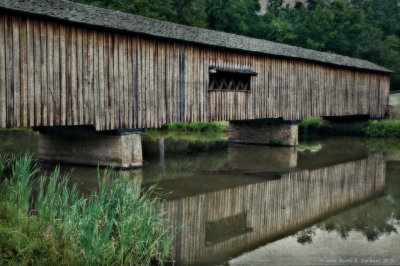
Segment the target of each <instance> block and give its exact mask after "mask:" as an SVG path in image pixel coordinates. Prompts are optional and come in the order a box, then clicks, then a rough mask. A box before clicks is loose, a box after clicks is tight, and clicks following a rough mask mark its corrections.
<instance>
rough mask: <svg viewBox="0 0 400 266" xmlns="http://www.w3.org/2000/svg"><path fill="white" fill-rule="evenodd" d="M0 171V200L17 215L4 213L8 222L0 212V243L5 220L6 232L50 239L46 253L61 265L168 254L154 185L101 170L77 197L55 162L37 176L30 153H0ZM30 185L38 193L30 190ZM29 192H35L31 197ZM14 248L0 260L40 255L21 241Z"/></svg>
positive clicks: (142, 260) (124, 261)
mask: <svg viewBox="0 0 400 266" xmlns="http://www.w3.org/2000/svg"><path fill="white" fill-rule="evenodd" d="M8 169H11V171H9V170H8ZM7 172H8V175H7V174H6V173H7ZM1 175H3V176H4V175H5V179H4V181H3V184H2V187H3V186H4V187H6V189H3V190H2V191H1V193H2V196H1V204H2V206H6V208H3V209H4V210H5V211H7V212H8V213H10V214H11V213H12V214H11V215H14V216H17V217H14V218H13V217H11V218H10V217H8V220H9V219H13V220H14V222H13V225H11V226H10V224H9V223H8V222H6V221H5V219H3V220H2V217H1V216H0V244H2V243H1V240H2V239H6V238H7V236H4V235H3V236H2V235H1V234H2V231H1V226H2V225H3V227H4V225H5V224H6V225H7V226H8V227H10V228H9V229H10V230H9V231H11V230H13V228H12V227H15V229H17V230H14V231H18V230H20V231H18V233H19V234H21V235H24V236H26V240H29V236H30V235H32V236H36V237H37V238H39V239H41V240H42V241H52V242H54V243H55V244H56V245H55V248H54V250H52V253H51V252H50V256H54V261H57V260H58V261H60V259H61V261H62V262H64V263H65V264H71V263H76V262H80V263H83V264H87V265H97V264H106V265H111V264H113V265H114V264H149V263H150V262H151V261H159V262H163V261H165V260H167V259H168V258H169V257H168V255H169V250H170V247H171V242H172V240H173V236H174V232H171V231H170V230H168V228H166V226H165V214H164V212H163V210H162V206H161V203H160V199H159V198H158V197H157V195H156V194H155V192H154V188H151V189H149V190H147V191H140V189H139V188H138V187H139V185H138V184H136V182H135V179H134V178H132V176H130V175H127V174H124V173H123V172H119V173H116V172H115V171H114V170H113V169H107V170H106V171H105V172H104V175H100V172H99V174H98V183H99V187H98V191H97V190H96V191H95V190H94V191H93V192H92V193H90V195H88V196H79V195H78V192H77V189H76V186H75V185H74V186H72V188H69V187H68V177H65V176H61V174H60V169H59V168H58V167H57V168H56V169H55V171H54V172H52V173H51V174H50V176H40V177H38V176H37V175H38V167H37V165H36V164H34V163H33V160H32V156H29V155H26V156H24V157H21V158H15V157H12V158H6V157H0V177H1ZM35 183H36V184H35ZM34 187H36V190H37V193H33V192H34ZM33 194H36V195H37V198H36V200H34V202H33V201H32V200H31V199H32V195H33ZM23 221H29V223H30V224H31V227H29V226H28V227H27V226H17V225H16V224H18V223H19V224H22V223H23ZM32 225H34V226H32ZM31 230H36V232H33V234H32V232H31ZM35 241H39V240H38V239H36V240H35ZM11 242H12V241H11ZM13 248H14V249H16V250H17V251H18V252H14V253H16V254H14V257H7V259H4V258H3V259H2V258H1V257H0V264H2V263H9V262H10V263H11V262H22V263H24V262H26V261H27V260H28V261H29V260H32V259H33V260H35V261H41V260H42V259H43V258H40V257H38V256H35V252H33V251H32V250H29V249H26V247H25V246H24V245H23V243H21V241H19V242H18V244H16V247H13ZM24 248H25V250H24ZM31 251H32V252H31ZM24 252H31V253H30V254H27V253H25V254H24ZM11 253H12V252H11ZM39 253H40V252H39ZM42 253H43V252H42ZM21 254H22V256H21ZM63 256H64V257H63ZM65 256H71V257H70V258H65ZM16 257H19V258H20V260H18V259H16Z"/></svg>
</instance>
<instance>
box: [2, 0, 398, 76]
mask: <svg viewBox="0 0 400 266" xmlns="http://www.w3.org/2000/svg"><path fill="white" fill-rule="evenodd" d="M0 9H6V10H12V11H16V12H23V13H29V14H33V15H38V16H43V17H48V18H53V19H59V20H64V21H69V22H73V23H79V24H86V25H92V26H96V27H103V28H107V29H113V30H119V31H127V32H133V33H138V34H143V35H147V36H152V37H157V38H163V39H172V40H178V41H184V42H190V43H197V44H201V45H206V46H214V47H221V48H227V49H234V50H241V51H245V52H253V53H261V54H267V55H272V56H278V57H287V58H295V59H302V60H307V61H313V62H320V63H324V64H330V65H336V66H342V67H349V68H356V69H363V70H369V71H377V72H386V73H390V72H392V71H390V70H388V69H386V68H383V67H380V66H378V65H376V64H373V63H371V62H369V61H366V60H361V59H357V58H351V57H347V56H342V55H337V54H330V53H324V52H318V51H314V50H309V49H304V48H300V47H295V46H290V45H286V44H281V43H276V42H271V41H267V40H261V39H255V38H250V37H245V36H241V35H236V34H230V33H225V32H220V31H214V30H207V29H202V28H195V27H189V26H185V25H179V24H175V23H171V22H166V21H160V20H155V19H150V18H145V17H142V16H137V15H133V14H128V13H122V12H118V11H111V10H107V9H103V8H98V7H93V6H87V5H82V4H77V3H72V2H69V1H65V0H0Z"/></svg>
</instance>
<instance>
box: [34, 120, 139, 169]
mask: <svg viewBox="0 0 400 266" xmlns="http://www.w3.org/2000/svg"><path fill="white" fill-rule="evenodd" d="M37 156H38V159H39V160H44V161H53V162H64V163H72V164H80V165H94V166H97V165H100V166H115V167H117V168H132V167H141V166H142V162H143V158H142V143H141V137H140V134H139V132H118V131H110V132H98V131H94V130H86V129H82V128H73V127H71V128H63V127H57V128H44V129H43V130H40V133H39V143H38V152H37Z"/></svg>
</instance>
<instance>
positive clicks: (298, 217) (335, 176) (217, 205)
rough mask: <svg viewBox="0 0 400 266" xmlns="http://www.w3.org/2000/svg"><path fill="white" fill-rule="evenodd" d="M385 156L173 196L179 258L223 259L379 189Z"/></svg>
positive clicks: (198, 261) (171, 204)
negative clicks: (178, 227) (215, 189)
mask: <svg viewBox="0 0 400 266" xmlns="http://www.w3.org/2000/svg"><path fill="white" fill-rule="evenodd" d="M385 167H386V166H385V160H384V158H383V155H382V154H380V153H375V154H371V155H369V156H368V158H367V159H363V160H359V161H354V162H347V163H342V164H338V165H334V166H329V167H324V168H321V169H317V170H299V171H296V172H291V173H287V174H284V175H282V178H281V179H278V180H269V181H261V182H258V183H252V184H245V185H241V186H237V187H234V188H228V189H223V190H219V191H214V192H207V193H203V194H197V195H194V196H190V197H185V198H180V199H174V200H169V201H167V202H166V203H165V208H166V211H167V216H168V219H169V223H170V225H171V226H172V227H176V226H178V225H183V226H182V228H181V230H180V232H179V233H178V235H177V238H176V240H175V245H174V246H175V250H174V255H175V260H176V261H177V262H178V263H179V264H204V263H211V262H214V263H216V262H221V261H223V260H225V259H227V258H228V257H229V256H233V255H236V254H238V253H241V252H243V251H246V250H249V249H251V248H255V247H257V246H258V245H261V244H263V243H265V242H268V241H270V240H272V239H274V238H277V237H280V236H284V235H287V234H289V233H291V232H293V231H294V230H296V229H299V228H302V227H304V226H306V225H307V224H309V223H311V222H315V221H317V220H318V219H321V218H323V217H326V216H329V215H331V214H332V213H333V212H335V211H339V210H341V209H343V208H345V207H348V206H351V205H353V204H355V203H358V202H362V201H365V200H367V199H368V198H371V197H373V196H376V195H379V194H380V193H382V192H383V191H384V187H385Z"/></svg>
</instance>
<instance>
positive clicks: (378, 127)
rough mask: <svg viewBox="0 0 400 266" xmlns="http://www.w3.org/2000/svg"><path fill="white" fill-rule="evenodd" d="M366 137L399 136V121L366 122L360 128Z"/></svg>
mask: <svg viewBox="0 0 400 266" xmlns="http://www.w3.org/2000/svg"><path fill="white" fill-rule="evenodd" d="M362 131H363V133H364V135H365V136H367V137H375V138H399V137H400V122H395V121H382V122H373V121H368V123H367V124H366V125H365V126H364V127H363V129H362Z"/></svg>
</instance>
